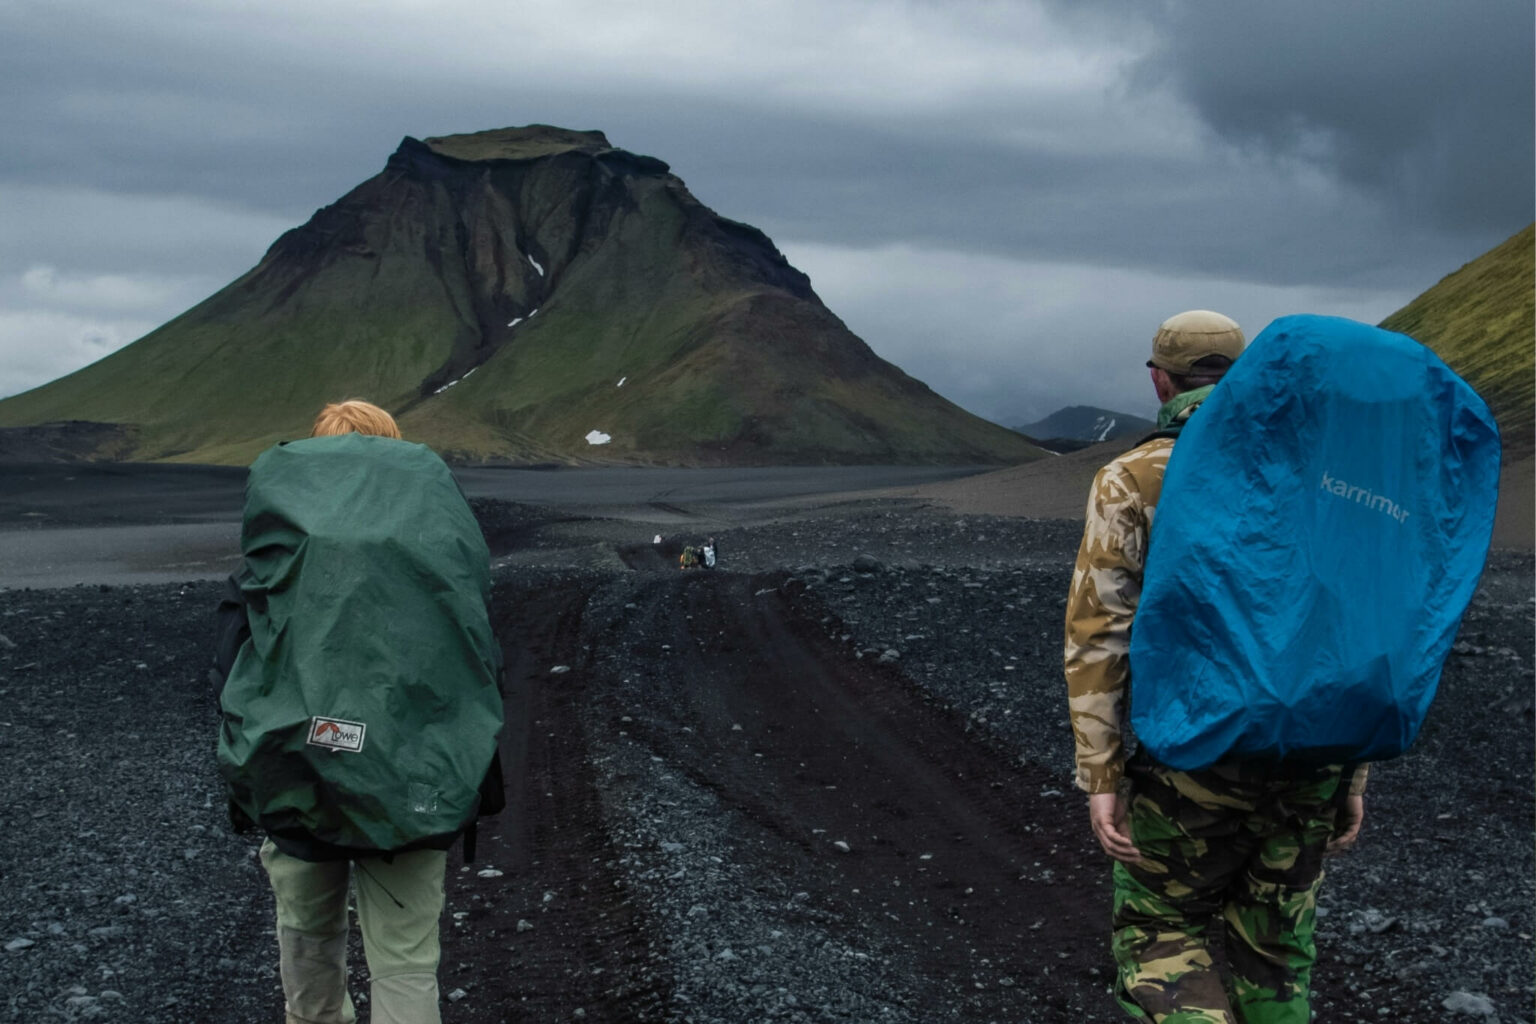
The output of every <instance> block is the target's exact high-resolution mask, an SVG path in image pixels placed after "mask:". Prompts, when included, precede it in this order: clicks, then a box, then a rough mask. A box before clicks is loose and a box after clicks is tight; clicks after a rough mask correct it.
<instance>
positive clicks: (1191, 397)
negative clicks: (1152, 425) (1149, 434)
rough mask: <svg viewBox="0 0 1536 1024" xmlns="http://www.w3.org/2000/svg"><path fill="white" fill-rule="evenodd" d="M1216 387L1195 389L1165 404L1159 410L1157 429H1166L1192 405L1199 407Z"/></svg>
mask: <svg viewBox="0 0 1536 1024" xmlns="http://www.w3.org/2000/svg"><path fill="white" fill-rule="evenodd" d="M1215 386H1216V385H1215V384H1207V385H1206V386H1205V387H1203V388H1195V390H1193V391H1185V392H1183V393H1181V394H1177V395H1174V396H1173V397H1172V398H1170V399H1168V401H1166V402H1164V403H1163V407H1162V408H1161V409H1159V410H1157V429H1158V430H1163V429H1165V428H1166V427H1167V426H1168V424H1170V423H1172V422H1173V421H1174V420H1176V419H1178V417H1179V413H1181V412H1183V411H1184V410H1185V409H1188V408H1189V407H1190V406H1192V405H1199V404H1200V403H1201V402H1203V401H1205V399H1206V396H1207V395H1209V394H1210V393H1211V389H1212V388H1214V387H1215Z"/></svg>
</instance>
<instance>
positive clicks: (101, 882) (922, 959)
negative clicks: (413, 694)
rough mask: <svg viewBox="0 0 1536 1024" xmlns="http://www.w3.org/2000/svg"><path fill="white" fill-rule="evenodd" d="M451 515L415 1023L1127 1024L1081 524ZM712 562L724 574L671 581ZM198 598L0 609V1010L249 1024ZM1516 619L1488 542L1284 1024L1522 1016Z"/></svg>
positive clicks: (1524, 771)
mask: <svg viewBox="0 0 1536 1024" xmlns="http://www.w3.org/2000/svg"><path fill="white" fill-rule="evenodd" d="M476 507H477V512H478V513H479V514H480V515H481V516H482V519H483V521H484V523H485V526H486V529H487V533H488V535H490V536H491V538H492V543H493V547H495V548H496V550H497V552H498V555H497V562H498V568H497V570H496V591H495V599H496V606H495V620H496V628H497V630H498V634H499V635H500V637H501V639H502V642H503V644H504V646H505V649H506V652H507V655H508V665H509V669H510V671H509V680H510V687H509V700H508V709H509V721H510V725H509V728H508V731H507V734H506V737H505V739H504V743H503V756H504V758H505V760H506V764H507V766H508V769H509V783H510V786H511V805H510V807H509V809H508V811H507V813H505V814H503V815H501V816H500V817H499V818H496V819H492V820H491V821H489V822H487V823H486V825H485V827H482V831H481V852H480V859H479V861H478V862H477V863H476V864H474V865H472V866H470V867H468V868H461V867H460V864H459V856H458V853H457V852H455V853H454V854H453V855H452V856H451V858H450V879H449V895H448V906H447V909H446V911H445V915H444V922H443V928H444V959H443V966H442V971H441V978H442V982H443V991H444V993H445V995H446V996H447V999H446V1001H445V1005H444V1019H445V1020H446V1021H449V1022H488V1024H490V1022H497V1021H509V1022H514V1021H574V1020H585V1021H591V1022H597V1021H613V1022H620V1021H645V1020H651V1021H698V1022H706V1021H708V1022H721V1024H743V1022H749V1021H759V1020H784V1021H802V1022H810V1021H818V1022H819V1021H880V1022H884V1021H893V1022H913V1024H918V1022H931V1021H945V1020H954V1021H1009V1022H1065V1024H1079V1022H1093V1021H1114V1020H1119V1019H1122V1018H1121V1017H1120V1016H1119V1012H1118V1010H1117V1009H1116V1008H1115V1006H1114V1005H1113V1002H1112V1000H1111V999H1110V997H1109V996H1108V995H1107V986H1108V984H1109V980H1110V977H1111V968H1110V964H1109V958H1108V947H1107V940H1108V934H1107V921H1108V913H1109V889H1108V875H1109V868H1108V862H1107V861H1106V859H1105V858H1104V856H1103V855H1102V854H1101V853H1100V852H1098V850H1097V847H1096V846H1095V844H1094V843H1093V841H1092V838H1091V836H1090V832H1089V829H1088V825H1087V817H1086V813H1085V809H1084V801H1083V799H1082V798H1081V796H1080V795H1078V794H1077V793H1076V792H1075V791H1073V790H1072V789H1071V784H1070V776H1071V740H1070V735H1069V733H1068V729H1067V724H1066V714H1065V702H1064V700H1063V693H1062V683H1061V680H1060V669H1059V649H1060V636H1061V615H1062V605H1063V596H1064V593H1065V590H1066V585H1067V580H1068V576H1069V574H1070V569H1071V560H1072V552H1073V550H1074V548H1075V545H1076V540H1077V532H1078V529H1079V528H1078V526H1077V525H1076V524H1073V523H1065V522H1057V521H1030V520H1019V519H1001V518H991V517H983V516H954V515H948V514H943V513H940V512H936V511H933V510H930V509H928V508H926V507H924V506H921V505H919V504H916V503H902V502H894V501H883V502H873V501H870V502H859V503H850V504H846V505H842V506H836V507H830V508H822V509H806V510H801V511H798V512H794V513H792V514H791V513H789V512H786V513H785V514H784V515H782V516H780V517H779V518H778V519H776V520H775V521H773V522H768V523H764V524H762V525H759V526H757V527H754V528H751V529H747V528H743V527H740V526H731V525H729V524H722V523H716V522H711V521H707V520H703V519H701V520H698V521H694V522H688V521H687V520H686V515H687V512H686V510H679V516H680V517H682V518H683V521H682V522H680V523H679V524H678V525H677V526H676V527H675V528H669V529H668V530H667V531H665V535H664V537H663V543H662V545H660V546H657V545H653V544H650V543H649V541H650V539H651V538H650V537H649V536H645V537H636V536H634V534H635V533H636V532H637V529H636V525H635V524H632V523H630V524H626V523H620V522H614V521H607V520H601V519H594V518H583V517H578V516H567V517H561V518H549V517H547V516H545V517H544V518H538V517H537V516H535V517H532V518H530V517H529V516H527V515H524V514H523V513H522V512H521V511H520V510H519V509H518V508H517V507H515V506H508V505H503V504H497V503H491V502H483V501H482V502H477V503H476ZM722 527H724V528H722ZM645 532H646V533H649V532H650V530H649V528H646V530H645ZM706 533H714V534H715V535H716V536H717V537H718V538H719V542H720V551H721V556H722V566H721V568H720V569H718V570H716V571H713V572H709V571H702V570H701V571H692V572H680V571H677V570H676V569H674V568H671V566H672V565H675V559H674V552H675V549H676V548H677V547H679V546H680V545H681V544H682V543H684V542H687V541H697V540H702V537H703V535H704V534H706ZM860 556H864V557H860ZM216 594H217V585H216V584H213V583H195V584H187V585H169V586H135V587H115V588H113V587H77V588H72V589H64V590H35V591H29V590H20V591H17V590H11V591H3V592H0V707H3V708H4V710H3V711H0V774H3V777H4V778H5V779H6V780H7V781H6V784H5V790H4V805H3V809H0V820H3V821H4V828H3V830H0V878H3V880H4V899H3V900H0V949H3V952H0V993H3V995H0V999H3V1000H4V1005H5V1007H6V1009H7V1010H8V1011H9V1015H8V1019H14V1020H28V1021H32V1020H55V1019H57V1020H87V1019H103V1020H131V1021H146V1022H149V1021H167V1022H169V1021H177V1022H185V1021H206V1022H246V1021H251V1022H256V1021H271V1020H276V1019H279V1017H280V1014H281V994H280V989H279V985H278V981H277V976H276V945H275V940H274V938H273V926H272V921H271V897H270V896H269V895H268V890H267V887H266V883H265V879H264V877H263V875H262V872H261V870H260V867H259V865H258V864H257V862H256V857H255V854H256V840H255V839H254V838H252V837H242V836H236V835H233V834H231V833H230V832H229V830H228V827H227V825H226V822H225V818H224V808H223V800H222V795H221V790H220V785H219V781H218V779H217V775H216V773H215V770H214V766H213V751H212V747H213V737H214V735H215V731H216V723H217V711H216V708H215V706H214V703H213V700H212V698H211V696H210V694H209V691H208V686H207V683H206V681H205V679H204V673H205V666H206V662H207V658H208V648H209V643H208V641H209V632H210V624H211V612H212V607H213V604H214V602H215V600H216ZM1532 601H1533V598H1532V562H1531V559H1530V557H1529V556H1528V555H1510V554H1501V555H1496V556H1495V557H1494V559H1493V561H1492V563H1491V565H1490V567H1489V570H1488V572H1487V573H1486V574H1485V576H1484V579H1483V583H1482V586H1481V588H1480V590H1479V592H1478V595H1477V598H1476V601H1475V603H1474V605H1473V607H1472V609H1471V612H1470V613H1469V615H1468V617H1467V620H1466V622H1465V624H1464V627H1463V630H1462V634H1461V637H1460V639H1459V641H1458V643H1457V646H1456V653H1454V654H1453V655H1452V656H1451V658H1450V659H1449V661H1448V663H1447V666H1446V671H1445V675H1444V680H1443V683H1442V690H1441V694H1440V697H1439V698H1438V700H1437V701H1436V704H1435V706H1434V709H1433V711H1432V713H1431V716H1430V719H1429V721H1428V722H1427V724H1426V725H1425V728H1424V731H1423V734H1422V737H1421V739H1420V741H1419V743H1418V744H1417V746H1416V747H1415V748H1414V750H1413V751H1412V753H1410V754H1409V755H1408V756H1405V757H1403V758H1401V759H1399V760H1397V761H1395V762H1391V763H1386V764H1382V765H1379V766H1378V767H1377V768H1376V770H1375V771H1374V773H1373V776H1372V786H1371V791H1370V793H1369V795H1368V797H1367V822H1366V829H1365V833H1364V836H1363V838H1362V840H1361V842H1360V845H1359V847H1358V849H1357V850H1356V851H1355V852H1354V853H1351V854H1349V855H1346V856H1344V857H1340V858H1337V859H1335V860H1333V861H1331V862H1330V866H1329V869H1328V871H1329V877H1328V880H1327V882H1326V884H1325V887H1324V890H1323V896H1322V901H1321V913H1322V915H1323V916H1322V917H1321V921H1320V945H1321V962H1320V967H1319V970H1318V975H1317V979H1316V981H1317V986H1316V987H1317V991H1318V999H1317V1009H1318V1019H1320V1020H1324V1021H1329V1022H1341V1021H1342V1022H1354V1021H1381V1020H1391V1021H1443V1020H1455V1019H1460V1011H1453V1010H1450V1009H1447V1008H1446V1001H1447V1000H1451V1005H1453V1006H1462V1007H1467V1008H1469V1009H1470V1010H1471V1011H1478V1010H1480V1009H1481V1008H1487V1009H1488V1010H1489V1014H1491V1016H1490V1015H1485V1017H1486V1019H1492V1020H1498V1021H1501V1022H1506V1024H1507V1022H1512V1021H1530V1020H1531V1007H1532V994H1533V985H1532V973H1531V965H1532V962H1533V942H1532V938H1531V936H1532V934H1533V927H1536V923H1533V920H1532V916H1533V915H1532V912H1533V906H1536V900H1533V895H1536V893H1533V888H1536V882H1533V864H1532V852H1533V851H1532V834H1531V823H1532V814H1533V780H1532V765H1533V760H1536V750H1533V738H1532V704H1531V697H1532V691H1533V678H1532V669H1531V664H1530V661H1529V659H1530V656H1531V652H1532V646H1533V635H1532V631H1533V630H1532V610H1533V609H1532ZM354 963H355V965H356V967H357V973H356V977H355V982H356V984H355V986H354V994H355V995H361V994H363V993H365V992H366V985H365V981H364V977H363V972H362V961H361V956H360V955H357V956H354ZM362 1007H363V1008H364V1012H365V1013H366V1003H364V1004H362ZM1472 1019H1475V1016H1474V1017H1473V1018H1472Z"/></svg>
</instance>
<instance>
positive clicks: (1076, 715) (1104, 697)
mask: <svg viewBox="0 0 1536 1024" xmlns="http://www.w3.org/2000/svg"><path fill="white" fill-rule="evenodd" d="M1149 512H1150V510H1149V509H1148V508H1147V507H1146V506H1145V504H1144V503H1143V501H1142V496H1141V494H1140V492H1139V491H1138V489H1137V487H1136V485H1135V482H1134V480H1133V479H1132V477H1131V475H1130V474H1129V473H1128V472H1127V471H1126V468H1125V467H1124V466H1123V465H1122V464H1121V463H1119V462H1112V463H1110V464H1109V465H1107V466H1105V467H1104V468H1103V469H1101V470H1099V474H1098V476H1096V477H1095V478H1094V481H1093V491H1092V493H1091V494H1090V496H1089V498H1088V514H1087V522H1086V523H1085V524H1084V527H1083V542H1082V545H1081V547H1080V548H1079V549H1078V553H1077V565H1076V567H1075V568H1074V569H1073V571H1072V589H1071V590H1070V591H1069V592H1068V596H1067V628H1066V647H1065V662H1066V666H1065V667H1066V677H1067V703H1068V708H1069V710H1070V715H1071V719H1072V735H1073V738H1074V740H1075V741H1076V745H1077V786H1078V788H1079V789H1082V790H1086V791H1087V792H1089V793H1108V792H1113V791H1114V790H1115V788H1116V786H1117V785H1118V784H1119V781H1120V777H1121V774H1122V771H1123V766H1124V761H1125V751H1124V747H1123V743H1122V740H1121V719H1122V716H1123V715H1124V712H1125V695H1126V688H1127V684H1128V682H1129V679H1130V672H1131V669H1130V646H1131V620H1132V618H1134V617H1135V614H1136V604H1137V602H1138V600H1140V598H1141V578H1142V566H1143V564H1144V560H1145V557H1146V549H1147V535H1148V528H1149V525H1150V521H1149V520H1150V516H1149Z"/></svg>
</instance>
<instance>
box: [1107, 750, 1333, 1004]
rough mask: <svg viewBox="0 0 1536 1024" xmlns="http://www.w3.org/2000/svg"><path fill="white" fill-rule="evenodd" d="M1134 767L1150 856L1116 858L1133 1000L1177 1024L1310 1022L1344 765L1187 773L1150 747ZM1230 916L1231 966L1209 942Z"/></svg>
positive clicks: (1137, 812) (1126, 987)
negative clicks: (1316, 935) (1321, 895)
mask: <svg viewBox="0 0 1536 1024" xmlns="http://www.w3.org/2000/svg"><path fill="white" fill-rule="evenodd" d="M1127 775H1128V776H1129V779H1130V783H1131V810H1130V829H1131V837H1132V839H1133V841H1134V842H1135V844H1136V846H1137V848H1138V849H1140V850H1141V855H1142V861H1141V863H1139V864H1134V865H1130V864H1121V863H1116V864H1115V907H1114V953H1115V960H1116V962H1117V964H1118V966H1119V975H1118V979H1117V984H1116V996H1117V998H1118V999H1119V1000H1120V1005H1121V1006H1123V1007H1124V1008H1125V1009H1126V1010H1127V1011H1128V1012H1129V1013H1130V1014H1131V1015H1132V1016H1133V1017H1136V1018H1138V1019H1140V1020H1153V1021H1168V1022H1170V1024H1305V1022H1306V1021H1308V1020H1310V1019H1311V1009H1310V1000H1309V995H1310V986H1311V975H1312V963H1313V960H1314V959H1315V958H1316V955H1317V950H1316V945H1315V943H1314V941H1313V929H1314V924H1315V918H1316V909H1317V890H1318V886H1319V885H1320V884H1321V882H1322V866H1323V864H1322V861H1323V850H1324V847H1325V846H1326V845H1327V842H1328V839H1329V836H1330V835H1331V833H1332V831H1333V825H1334V819H1335V817H1336V815H1337V802H1336V796H1337V794H1338V793H1339V790H1340V787H1341V770H1340V769H1339V768H1337V767H1335V768H1329V769H1315V768H1314V769H1308V770H1305V771H1299V772H1298V771H1295V770H1291V771H1287V772H1277V771H1275V770H1274V769H1272V768H1264V767H1260V766H1255V765H1251V764H1249V765H1244V764H1236V763H1230V764H1229V763H1225V762H1224V763H1222V764H1217V765H1214V766H1212V767H1211V768H1207V769H1203V770H1201V771H1196V772H1180V771H1175V770H1174V769H1172V768H1168V767H1165V766H1163V765H1160V764H1157V763H1156V762H1155V761H1153V760H1152V759H1151V758H1149V757H1147V756H1146V755H1145V754H1138V756H1136V757H1134V758H1132V760H1131V763H1130V765H1128V766H1127ZM1218 917H1219V919H1220V921H1221V925H1222V929H1223V936H1222V938H1223V942H1222V945H1223V947H1224V949H1225V954H1226V966H1227V970H1226V972H1225V977H1223V976H1222V974H1223V972H1221V971H1219V970H1218V968H1217V966H1216V964H1215V962H1214V961H1213V959H1212V956H1211V950H1210V948H1209V947H1208V942H1207V932H1208V929H1209V928H1211V927H1212V926H1213V925H1214V924H1215V919H1217V918H1218Z"/></svg>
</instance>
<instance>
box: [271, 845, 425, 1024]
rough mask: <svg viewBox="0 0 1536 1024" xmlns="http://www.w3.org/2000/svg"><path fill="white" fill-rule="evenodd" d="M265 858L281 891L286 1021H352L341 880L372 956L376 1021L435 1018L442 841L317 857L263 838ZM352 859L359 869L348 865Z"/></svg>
mask: <svg viewBox="0 0 1536 1024" xmlns="http://www.w3.org/2000/svg"><path fill="white" fill-rule="evenodd" d="M261 863H262V866H263V867H265V868H266V869H267V877H268V878H269V879H271V881H272V892H273V894H274V895H275V896H276V897H277V947H278V955H279V965H280V971H281V974H282V979H283V996H284V998H285V999H286V1001H287V1013H288V1024H353V1022H354V1021H356V1020H357V1012H356V1010H354V1009H353V1007H352V997H351V996H350V995H349V994H348V993H347V890H348V886H349V882H350V884H351V886H352V887H353V888H355V890H356V899H357V924H358V929H359V930H360V931H361V932H362V936H363V952H364V954H365V955H366V957H367V959H368V975H369V1003H370V1004H371V1006H372V1021H373V1024H440V1021H441V1019H442V1018H441V1016H440V1015H439V1012H438V999H437V962H438V957H439V955H440V949H439V946H438V918H439V917H440V916H441V915H442V912H443V872H444V871H445V870H446V867H447V863H448V855H447V853H446V852H445V851H442V850H417V851H414V852H411V853H399V854H395V855H394V856H392V857H391V858H390V859H389V860H388V861H386V860H384V859H383V858H382V857H368V858H365V859H363V860H359V861H356V862H353V863H348V862H347V861H326V862H322V863H313V862H311V861H306V860H299V859H298V858H296V857H290V856H288V855H287V854H285V853H283V852H282V851H281V850H279V849H278V848H277V847H276V846H275V845H273V843H272V840H270V839H268V840H266V841H265V842H263V843H262V844H261ZM354 864H355V870H354Z"/></svg>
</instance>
